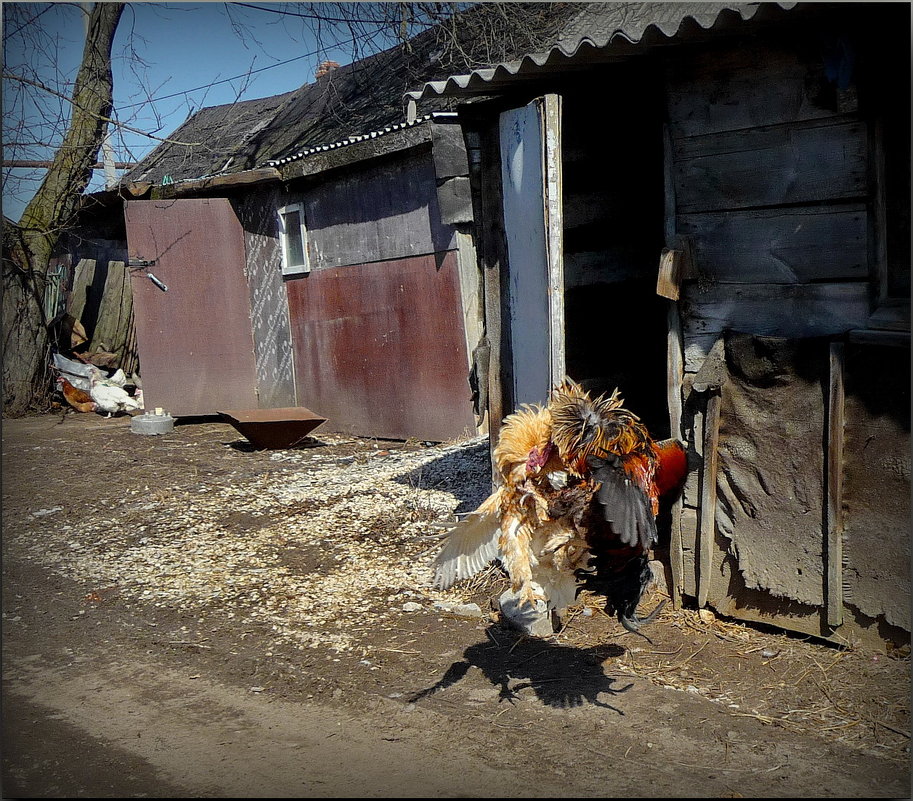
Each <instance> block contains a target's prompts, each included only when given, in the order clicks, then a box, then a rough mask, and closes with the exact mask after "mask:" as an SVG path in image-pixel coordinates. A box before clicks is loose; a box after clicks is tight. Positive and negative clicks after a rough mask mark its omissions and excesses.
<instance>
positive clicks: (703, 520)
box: [697, 391, 722, 609]
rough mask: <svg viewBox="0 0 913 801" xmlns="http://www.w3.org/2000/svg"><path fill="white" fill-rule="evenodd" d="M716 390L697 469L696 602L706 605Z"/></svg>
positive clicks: (717, 425)
mask: <svg viewBox="0 0 913 801" xmlns="http://www.w3.org/2000/svg"><path fill="white" fill-rule="evenodd" d="M721 405H722V399H721V396H720V394H719V392H716V391H713V392H711V393H710V395H709V396H708V398H707V413H706V414H705V415H704V466H703V470H702V472H701V511H700V530H699V533H698V547H699V549H700V552H699V560H698V571H697V581H698V585H697V605H698V608H700V609H702V608H703V607H705V606H706V605H707V599H708V595H709V592H710V566H711V564H712V562H713V549H714V547H715V546H716V476H717V470H718V467H719V451H718V446H719V438H720V407H721Z"/></svg>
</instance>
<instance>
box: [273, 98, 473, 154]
mask: <svg viewBox="0 0 913 801" xmlns="http://www.w3.org/2000/svg"><path fill="white" fill-rule="evenodd" d="M454 116H456V112H450V111H439V112H434V113H432V114H425V115H424V116H422V117H418V118H417V119H414V120H411V121H406V122H399V123H396V124H395V125H387V126H386V127H384V128H379V129H378V130H376V131H371V132H369V133H366V134H358V135H356V136H349V137H347V138H345V139H341V140H339V141H337V142H329V143H327V144H322V145H315V146H314V147H309V148H306V149H305V150H302V151H300V152H298V153H295V154H293V155H290V156H286V157H285V158H281V159H270V160H269V161H267V162H266V165H267V166H269V167H278V166H279V165H280V164H288V162H290V161H297V160H298V159H303V158H305V157H306V156H312V155H313V154H315V153H323V152H325V151H327V150H337V149H338V148H341V147H347V146H348V145H354V144H355V143H356V142H364V141H366V140H368V139H377V137H379V136H385V135H386V134H389V133H393V132H394V131H401V130H403V129H404V128H412V127H414V126H416V125H422V124H423V123H426V122H431V120H433V119H439V118H441V117H454Z"/></svg>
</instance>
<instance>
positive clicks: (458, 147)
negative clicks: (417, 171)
mask: <svg viewBox="0 0 913 801" xmlns="http://www.w3.org/2000/svg"><path fill="white" fill-rule="evenodd" d="M431 152H432V154H433V158H434V172H435V174H436V175H437V177H438V180H443V179H444V178H454V177H456V176H458V175H468V174H469V159H468V158H467V155H466V143H465V142H464V141H463V129H462V127H460V125H459V123H457V122H456V121H454V122H452V123H450V122H447V123H439V122H433V123H431Z"/></svg>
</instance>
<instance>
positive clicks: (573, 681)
mask: <svg viewBox="0 0 913 801" xmlns="http://www.w3.org/2000/svg"><path fill="white" fill-rule="evenodd" d="M487 634H488V637H489V639H488V640H486V641H485V642H480V643H477V644H476V645H470V646H469V647H468V648H467V649H466V650H465V651H463V657H464V658H463V660H462V661H460V662H454V663H453V664H452V665H451V666H450V667H449V668H448V669H447V671H446V672H445V673H444V675H443V676H442V677H441V678H440V679H439V680H438V681H437V682H436V683H435V684H433V685H432V686H431V687H427V688H425V689H424V690H419V691H418V692H416V693H413V694H412V695H411V696H410V698H409V700H410V701H411V702H413V703H416V702H418V701H420V700H422V699H424V698H427V697H429V696H431V695H433V694H435V693H437V692H440V691H441V690H445V689H447V688H448V687H451V686H453V685H454V684H456V683H457V682H459V681H460V680H462V679H463V678H464V677H465V676H466V674H467V673H468V672H469V670H470V668H472V667H477V668H479V669H480V670H481V671H482V673H483V674H484V675H485V677H486V678H487V679H488V680H489V681H490V682H491V683H492V684H493V685H494V686H496V687H499V688H500V692H499V695H498V701H499V703H500V702H501V701H509V702H510V703H514V702H515V701H516V700H517V699H518V698H519V695H518V693H519V692H520V691H521V690H525V689H531V690H532V691H533V692H534V693H535V695H536V697H537V698H538V699H539V701H541V702H542V703H543V704H545V705H547V706H551V707H556V708H559V709H569V708H572V707H578V706H583V705H584V704H587V703H588V704H592V705H594V706H599V707H604V708H606V709H611V710H612V711H613V712H616V713H618V714H619V715H624V714H625V713H624V712H623V711H622V710H621V709H619V708H618V707H616V706H613V705H612V704H609V703H606V702H604V701H601V700H600V698H599V696H600V695H603V694H608V695H611V696H616V695H619V694H621V693H625V692H627V691H628V690H630V689H631V687H632V686H633V683H632V684H627V685H626V686H624V687H616V686H615V684H616V679H614V678H611V677H609V676H606V675H605V672H604V671H603V669H602V662H603V661H605V659H607V658H609V657H612V656H621V655H622V654H623V653H624V649H623V648H621V647H620V646H618V645H611V644H609V645H599V646H595V647H593V648H575V647H570V646H566V645H559V644H558V643H555V642H551V641H549V640H540V639H534V638H530V637H527V636H526V635H523V634H520V633H518V632H515V631H512V630H509V629H505V628H503V627H502V626H500V625H498V624H495V625H492V626H490V627H489V628H488V631H487Z"/></svg>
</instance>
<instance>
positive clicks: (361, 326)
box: [95, 36, 483, 441]
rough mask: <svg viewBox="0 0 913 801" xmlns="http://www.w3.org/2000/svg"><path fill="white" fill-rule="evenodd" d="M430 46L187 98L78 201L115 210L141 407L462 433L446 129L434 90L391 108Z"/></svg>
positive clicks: (471, 429)
mask: <svg viewBox="0 0 913 801" xmlns="http://www.w3.org/2000/svg"><path fill="white" fill-rule="evenodd" d="M433 44H434V40H433V38H429V37H427V36H426V37H424V38H418V39H416V40H413V41H412V44H411V46H410V47H409V48H405V47H402V48H394V49H392V50H390V51H386V52H384V53H380V54H377V55H375V56H371V57H369V58H367V59H363V60H361V61H358V62H355V63H353V64H351V65H347V66H342V67H340V66H338V65H329V66H328V67H327V68H326V69H322V70H320V71H319V76H318V77H316V78H315V80H314V81H313V82H311V83H308V84H305V85H304V86H302V87H301V88H300V89H298V90H296V91H294V92H288V93H285V94H283V95H278V96H276V97H273V98H264V99H258V100H253V101H244V102H240V103H234V104H230V105H228V106H218V107H211V108H206V109H202V110H200V111H199V112H197V113H196V114H194V115H192V116H191V117H190V118H189V119H188V120H187V121H186V122H185V123H184V124H183V125H182V126H181V127H180V128H178V129H177V130H176V131H175V132H174V133H173V134H172V135H171V136H169V141H168V142H166V143H163V144H162V145H161V146H160V147H158V148H156V150H154V151H153V152H152V153H151V154H150V155H149V156H148V157H147V158H146V159H144V160H143V161H142V162H141V163H140V164H138V165H137V166H136V167H135V168H134V169H133V170H131V172H130V173H129V174H128V175H127V176H125V178H124V180H123V182H122V184H121V186H120V187H119V189H118V190H117V192H116V193H105V194H104V196H98V197H96V198H95V200H96V201H97V202H100V203H108V204H109V205H110V204H112V203H113V206H111V207H112V208H114V209H115V213H116V210H117V209H118V208H119V207H120V206H121V205H122V207H123V214H124V218H125V221H126V225H125V231H124V238H125V240H126V246H127V247H126V250H127V251H128V254H127V257H126V259H125V261H126V263H127V269H128V270H129V271H130V274H131V276H132V287H133V301H134V304H135V316H136V339H137V348H138V352H139V358H140V365H141V373H142V381H143V389H144V396H145V399H146V402H147V405H149V406H159V407H163V408H165V409H167V410H169V411H170V412H171V413H172V414H173V415H175V416H179V417H180V416H184V417H192V416H199V415H211V414H215V413H216V412H218V411H220V410H222V409H245V408H252V409H256V408H261V409H271V408H283V407H292V406H305V407H307V408H309V409H312V410H314V411H315V412H317V413H319V414H320V415H321V416H323V417H326V418H327V419H328V421H327V423H326V425H325V426H324V429H323V430H336V431H344V432H348V433H353V434H358V435H365V436H376V437H389V438H398V439H406V438H410V437H414V438H418V439H422V440H435V441H440V440H447V439H451V438H456V437H460V436H466V435H467V434H475V433H477V431H478V424H479V422H481V420H480V419H477V407H478V405H479V404H478V402H477V398H476V399H475V402H474V396H473V387H472V385H471V383H470V380H469V379H470V373H471V371H472V366H473V361H472V354H473V352H474V350H475V349H476V348H477V346H478V345H479V342H480V340H481V339H482V333H483V332H482V319H481V304H480V300H479V298H480V296H479V281H478V277H477V276H478V273H477V268H476V263H475V254H474V250H473V246H472V240H471V238H470V236H469V234H468V232H467V225H468V224H469V223H470V222H471V219H472V217H471V204H470V202H469V196H468V178H467V177H466V176H467V174H468V163H467V159H466V151H465V147H464V146H463V142H462V133H461V130H460V127H459V125H458V124H456V123H457V120H456V117H455V115H454V114H453V113H449V112H448V111H447V110H446V109H447V106H448V102H446V101H442V102H439V103H436V104H433V107H432V109H431V110H429V111H427V112H426V113H425V114H423V115H422V116H421V117H418V118H409V119H404V110H405V107H404V104H403V98H402V96H403V92H404V90H405V89H406V88H407V85H406V84H405V83H404V81H405V80H407V78H408V76H410V75H415V74H420V75H424V76H431V75H435V74H437V75H440V74H442V73H441V67H440V65H437V64H436V63H435V62H434V61H433V59H430V58H429V49H430V48H431V47H432V45H433ZM416 64H418V65H419V66H418V68H416V66H415V65H416ZM416 69H419V72H418V73H417V72H416ZM122 269H123V267H122ZM480 417H481V414H479V418H480Z"/></svg>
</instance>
